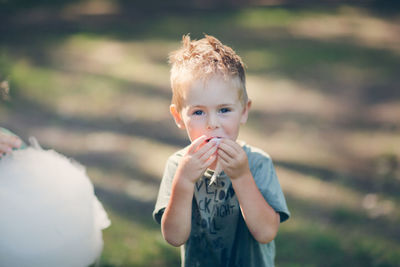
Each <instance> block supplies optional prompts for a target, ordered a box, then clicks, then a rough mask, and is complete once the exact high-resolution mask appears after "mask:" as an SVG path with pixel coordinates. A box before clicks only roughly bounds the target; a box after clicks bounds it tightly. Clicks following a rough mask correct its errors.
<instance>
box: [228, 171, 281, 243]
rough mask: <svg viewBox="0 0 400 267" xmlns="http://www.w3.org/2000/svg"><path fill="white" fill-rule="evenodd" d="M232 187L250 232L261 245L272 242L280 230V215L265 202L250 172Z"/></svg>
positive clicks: (234, 180) (233, 183) (238, 179)
mask: <svg viewBox="0 0 400 267" xmlns="http://www.w3.org/2000/svg"><path fill="white" fill-rule="evenodd" d="M232 185H233V188H234V190H235V193H236V196H237V198H238V200H239V204H240V209H241V212H242V214H243V218H244V220H245V222H246V225H247V227H248V228H249V231H250V232H251V234H252V235H253V237H254V238H255V239H256V240H257V241H258V242H260V243H269V242H271V241H272V240H273V239H274V238H275V236H276V234H277V232H278V228H279V223H280V217H279V214H278V213H277V212H276V211H275V210H274V209H273V208H272V207H271V206H270V205H269V204H268V203H267V201H265V199H264V197H263V195H262V194H261V192H260V190H259V189H258V187H257V185H256V183H255V181H254V178H253V176H252V174H251V173H250V171H249V172H248V174H246V175H243V176H242V177H239V178H237V179H232Z"/></svg>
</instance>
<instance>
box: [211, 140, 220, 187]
mask: <svg viewBox="0 0 400 267" xmlns="http://www.w3.org/2000/svg"><path fill="white" fill-rule="evenodd" d="M210 141H212V142H215V143H216V145H217V146H218V145H219V143H221V139H220V138H218V137H215V138H213V139H211V140H210ZM221 171H222V167H221V164H220V163H219V162H218V161H217V165H216V166H215V170H214V173H213V175H212V176H211V179H210V184H209V185H212V184H213V183H216V182H217V177H218V176H219V174H220V172H221Z"/></svg>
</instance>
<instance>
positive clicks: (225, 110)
mask: <svg viewBox="0 0 400 267" xmlns="http://www.w3.org/2000/svg"><path fill="white" fill-rule="evenodd" d="M229 111H231V109H230V108H221V109H220V110H219V112H221V113H227V112H229Z"/></svg>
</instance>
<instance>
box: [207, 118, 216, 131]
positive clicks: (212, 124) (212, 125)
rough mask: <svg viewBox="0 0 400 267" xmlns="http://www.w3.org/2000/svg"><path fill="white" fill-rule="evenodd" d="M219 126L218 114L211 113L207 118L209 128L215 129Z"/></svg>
mask: <svg viewBox="0 0 400 267" xmlns="http://www.w3.org/2000/svg"><path fill="white" fill-rule="evenodd" d="M218 126H219V120H218V118H217V116H216V115H212V114H210V115H209V116H208V120H207V128H208V129H215V128H218Z"/></svg>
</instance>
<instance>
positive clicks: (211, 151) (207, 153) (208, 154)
mask: <svg viewBox="0 0 400 267" xmlns="http://www.w3.org/2000/svg"><path fill="white" fill-rule="evenodd" d="M210 145H211V146H212V147H210V148H209V149H208V150H206V151H205V152H204V154H203V155H201V159H202V160H206V159H208V158H209V157H211V156H212V155H213V154H215V152H216V151H217V149H218V145H217V144H207V145H204V147H202V148H201V149H205V148H206V146H207V147H208V146H210ZM199 152H200V151H199ZM201 152H202V151H201Z"/></svg>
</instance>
